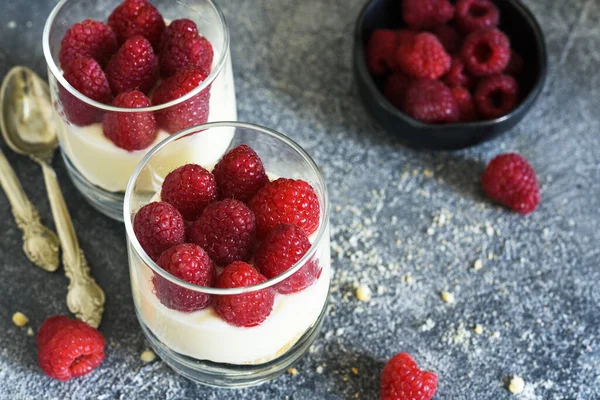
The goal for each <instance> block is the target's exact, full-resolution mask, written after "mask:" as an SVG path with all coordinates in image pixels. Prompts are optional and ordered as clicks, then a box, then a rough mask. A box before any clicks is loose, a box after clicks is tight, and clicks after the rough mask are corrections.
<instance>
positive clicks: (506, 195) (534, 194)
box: [481, 153, 540, 215]
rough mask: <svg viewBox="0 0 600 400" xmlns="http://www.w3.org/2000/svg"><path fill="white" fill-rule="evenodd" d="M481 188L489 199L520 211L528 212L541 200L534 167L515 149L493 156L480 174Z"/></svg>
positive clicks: (522, 212)
mask: <svg viewBox="0 0 600 400" xmlns="http://www.w3.org/2000/svg"><path fill="white" fill-rule="evenodd" d="M481 182H482V184H483V190H484V191H485V193H486V194H487V195H488V196H489V197H490V198H491V199H492V200H495V201H497V202H498V203H500V204H503V205H505V206H506V207H508V208H510V209H512V210H514V211H516V212H518V213H520V214H523V215H525V214H529V213H531V212H533V210H535V208H536V207H537V205H538V204H539V202H540V188H539V186H538V181H537V177H536V175H535V171H534V170H533V168H532V167H531V165H529V163H528V162H527V160H526V159H525V158H523V157H522V156H520V155H518V154H515V153H506V154H501V155H499V156H496V157H494V158H493V159H492V161H490V163H489V164H488V166H487V168H486V169H485V172H484V173H483V176H482V177H481Z"/></svg>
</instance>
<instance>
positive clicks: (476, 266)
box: [473, 258, 483, 271]
mask: <svg viewBox="0 0 600 400" xmlns="http://www.w3.org/2000/svg"><path fill="white" fill-rule="evenodd" d="M481 268H483V261H481V259H479V258H478V259H477V260H475V262H474V263H473V269H474V270H475V271H479V270H480V269H481Z"/></svg>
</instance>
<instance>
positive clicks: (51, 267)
mask: <svg viewBox="0 0 600 400" xmlns="http://www.w3.org/2000/svg"><path fill="white" fill-rule="evenodd" d="M0 184H1V185H2V188H3V189H4V192H5V193H6V197H7V198H8V201H9V202H10V205H11V206H12V213H13V215H14V217H15V220H16V222H17V225H18V226H19V228H20V229H21V231H23V252H24V253H25V255H26V256H27V258H28V259H29V260H31V262H32V263H34V264H35V265H37V266H38V267H40V268H42V269H44V270H46V271H50V272H53V271H56V270H57V268H58V250H59V247H58V239H57V238H56V235H55V234H54V232H52V231H51V230H50V229H48V228H47V227H46V226H44V225H43V224H42V222H41V221H40V214H39V213H38V211H37V210H36V208H35V206H34V205H33V204H32V203H31V202H30V201H29V199H28V198H27V195H26V194H25V192H24V191H23V187H22V186H21V184H20V183H19V178H17V175H16V174H15V171H14V170H13V169H12V167H11V166H10V164H9V163H8V160H7V159H6V157H5V156H4V154H3V153H2V151H0Z"/></svg>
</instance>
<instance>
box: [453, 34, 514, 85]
mask: <svg viewBox="0 0 600 400" xmlns="http://www.w3.org/2000/svg"><path fill="white" fill-rule="evenodd" d="M460 57H461V60H462V62H463V63H464V64H465V67H466V68H467V70H468V71H469V72H470V73H471V74H473V75H475V76H489V75H494V74H499V73H501V72H502V71H503V70H504V68H506V66H507V65H508V62H509V60H510V40H509V39H508V36H506V35H505V34H504V33H502V32H501V31H499V30H498V29H495V28H491V29H484V30H481V31H476V32H473V33H471V34H470V35H469V36H467V38H466V39H465V41H464V43H463V46H462V49H461V52H460Z"/></svg>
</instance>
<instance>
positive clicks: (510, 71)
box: [503, 50, 525, 75]
mask: <svg viewBox="0 0 600 400" xmlns="http://www.w3.org/2000/svg"><path fill="white" fill-rule="evenodd" d="M524 69H525V60H523V57H521V55H520V54H519V53H517V52H516V51H514V50H511V51H510V60H509V61H508V65H507V66H506V68H505V69H504V72H503V73H504V74H506V75H520V74H522V73H523V70H524Z"/></svg>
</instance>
